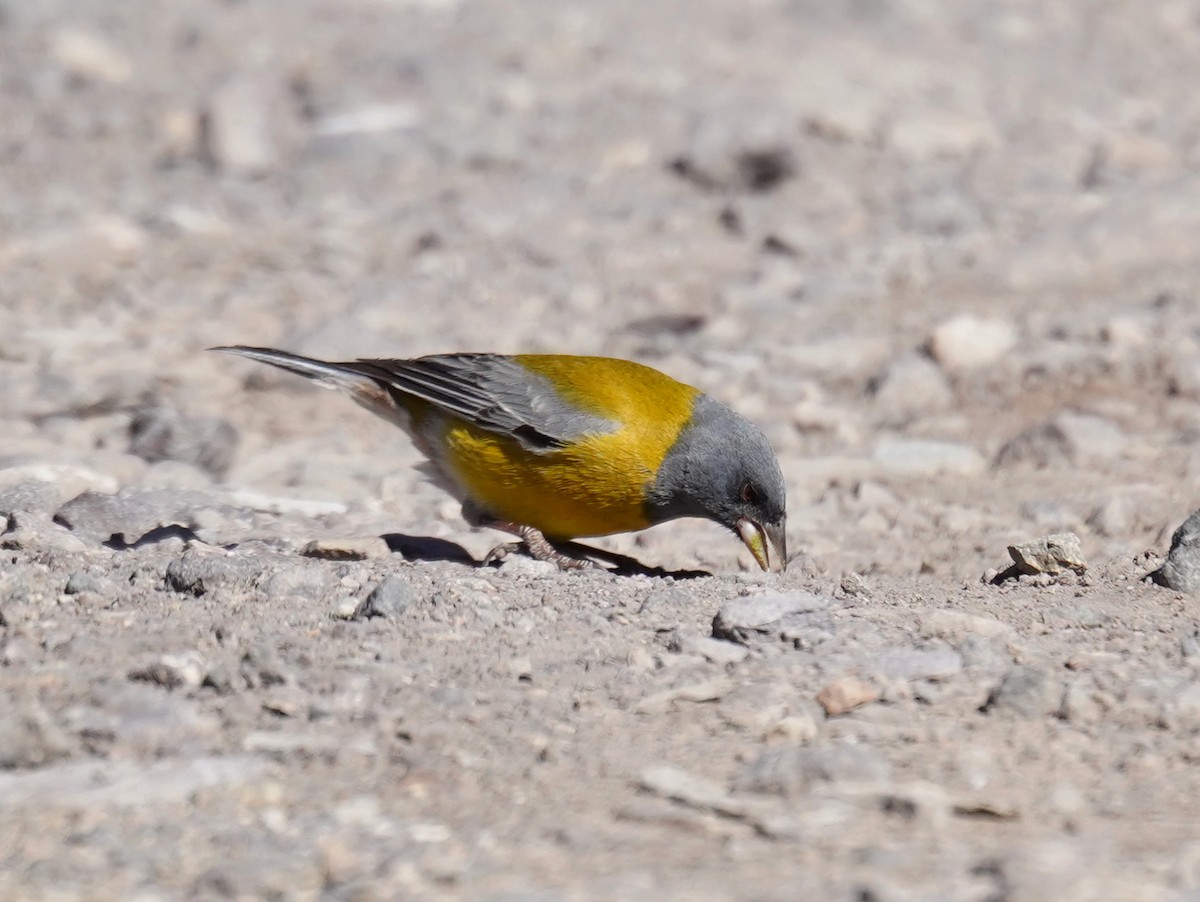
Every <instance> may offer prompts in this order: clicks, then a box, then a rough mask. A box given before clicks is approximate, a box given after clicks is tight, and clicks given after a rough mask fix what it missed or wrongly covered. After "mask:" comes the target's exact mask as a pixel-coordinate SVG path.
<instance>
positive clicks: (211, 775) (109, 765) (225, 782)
mask: <svg viewBox="0 0 1200 902" xmlns="http://www.w3.org/2000/svg"><path fill="white" fill-rule="evenodd" d="M268 769H269V767H268V764H267V763H266V762H265V761H262V760H259V759H256V758H254V757H252V756H249V755H240V756H230V757H198V758H190V759H184V760H170V761H152V762H149V763H147V762H144V761H128V762H125V761H81V762H77V763H69V764H59V765H56V766H54V767H48V768H44V769H42V770H38V771H33V772H31V773H26V774H0V798H3V799H4V802H5V805H6V806H8V807H10V808H20V809H32V810H40V809H44V808H62V809H68V810H82V811H87V810H95V809H98V808H100V809H103V808H149V807H154V806H162V805H175V804H185V803H187V802H189V801H190V800H191V799H192V798H193V797H194V796H195V795H196V793H198V792H200V791H202V790H205V789H216V788H219V787H226V788H228V787H232V786H237V785H249V784H253V783H256V782H258V781H259V780H261V779H262V778H263V777H264V776H265V775H266V773H267V772H268Z"/></svg>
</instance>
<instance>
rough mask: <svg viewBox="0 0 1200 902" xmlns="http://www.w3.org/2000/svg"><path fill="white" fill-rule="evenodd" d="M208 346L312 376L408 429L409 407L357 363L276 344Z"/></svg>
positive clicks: (308, 377)
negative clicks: (279, 348) (277, 347)
mask: <svg viewBox="0 0 1200 902" xmlns="http://www.w3.org/2000/svg"><path fill="white" fill-rule="evenodd" d="M209 350H210V351H222V352H224V353H226V354H237V355H238V356H239V357H249V358H250V359H251V360H257V361H258V362H259V363H269V364H271V365H272V366H277V367H279V368H280V369H281V370H287V371H288V372H289V373H295V374H296V375H298V376H304V377H305V378H306V379H312V380H313V381H314V382H316V383H317V384H318V385H320V386H321V387H322V388H332V389H336V390H337V391H341V392H343V393H345V394H347V395H349V396H350V397H351V398H352V399H353V400H354V401H356V402H358V403H359V404H361V405H362V406H363V407H365V408H367V410H369V411H371V412H372V413H375V414H378V415H379V416H381V417H383V418H384V419H386V420H391V421H392V422H395V423H396V424H397V425H399V426H401V427H403V428H405V429H407V428H408V426H409V423H408V414H407V411H405V410H404V409H403V408H401V407H399V406H398V405H397V403H396V398H395V396H394V395H393V393H392V392H390V391H389V390H388V389H387V388H386V387H385V386H384V385H383V384H381V383H380V382H379V381H378V380H377V379H374V378H372V377H371V376H369V375H367V374H366V373H362V372H359V371H358V370H357V368H356V367H357V365H356V364H353V363H327V362H326V361H324V360H313V359H312V358H311V357H301V356H300V355H299V354H289V353H288V352H287V351H276V350H275V349H274V348H248V347H245V346H244V345H234V346H232V347H219V348H209Z"/></svg>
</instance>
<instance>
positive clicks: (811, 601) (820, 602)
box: [712, 592, 836, 642]
mask: <svg viewBox="0 0 1200 902" xmlns="http://www.w3.org/2000/svg"><path fill="white" fill-rule="evenodd" d="M835 605H836V602H834V600H833V599H832V598H827V597H825V596H823V595H813V594H812V593H810V592H780V593H770V594H767V595H753V596H750V597H747V598H735V599H734V600H732V601H727V602H726V603H725V604H723V605H721V608H720V610H719V611H718V612H717V616H716V617H715V618H713V632H712V634H713V638H714V639H728V640H730V641H732V642H744V641H745V640H746V638H747V637H748V636H750V635H752V634H755V633H758V634H778V633H780V632H781V631H782V630H783V629H784V628H786V627H787V626H789V625H793V624H794V623H795V622H796V621H797V618H800V617H804V616H805V615H811V614H824V613H826V612H828V611H829V610H830V609H831V608H833V607H835Z"/></svg>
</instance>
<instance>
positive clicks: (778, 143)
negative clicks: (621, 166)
mask: <svg viewBox="0 0 1200 902" xmlns="http://www.w3.org/2000/svg"><path fill="white" fill-rule="evenodd" d="M795 142H796V139H795V136H794V134H792V133H791V129H789V128H788V127H787V126H786V125H785V124H784V123H783V122H781V121H780V117H779V114H778V111H777V110H774V109H771V110H755V109H739V110H728V111H725V115H721V116H716V117H713V118H712V119H710V120H709V121H707V122H705V123H703V124H702V125H701V126H700V127H699V128H698V129H697V130H696V133H695V135H694V136H693V137H692V140H691V142H690V145H689V147H688V149H687V150H686V151H685V152H684V153H682V154H680V155H679V156H678V157H676V158H675V159H674V160H673V161H672V162H671V164H670V168H671V170H672V171H673V172H674V173H675V174H677V175H678V176H680V177H681V178H683V179H686V180H687V181H689V182H691V183H692V184H693V185H695V186H697V187H698V188H701V189H703V190H705V191H722V192H724V191H746V192H755V193H762V192H766V191H771V190H773V189H775V188H777V187H778V186H779V185H780V184H781V183H783V182H785V181H787V180H788V179H791V178H793V177H794V176H795V175H796V172H797V162H796V158H795V154H794V150H793V147H794V145H795Z"/></svg>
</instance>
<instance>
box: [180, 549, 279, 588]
mask: <svg viewBox="0 0 1200 902" xmlns="http://www.w3.org/2000/svg"><path fill="white" fill-rule="evenodd" d="M260 575H261V570H260V566H259V565H258V564H257V563H256V562H255V561H254V560H252V559H250V558H247V557H238V556H236V555H232V554H227V553H225V552H221V551H186V552H184V553H183V554H182V555H181V556H179V557H177V558H176V559H175V560H173V561H171V563H170V564H168V565H167V574H166V587H167V589H169V590H170V591H172V592H182V593H183V594H185V595H194V596H196V597H197V598H199V597H200V596H202V595H205V594H207V593H209V592H212V591H213V590H215V589H218V588H221V589H235V590H245V589H247V588H249V587H250V586H251V585H253V584H254V583H255V582H256V581H257V580H258V578H259V577H260Z"/></svg>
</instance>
